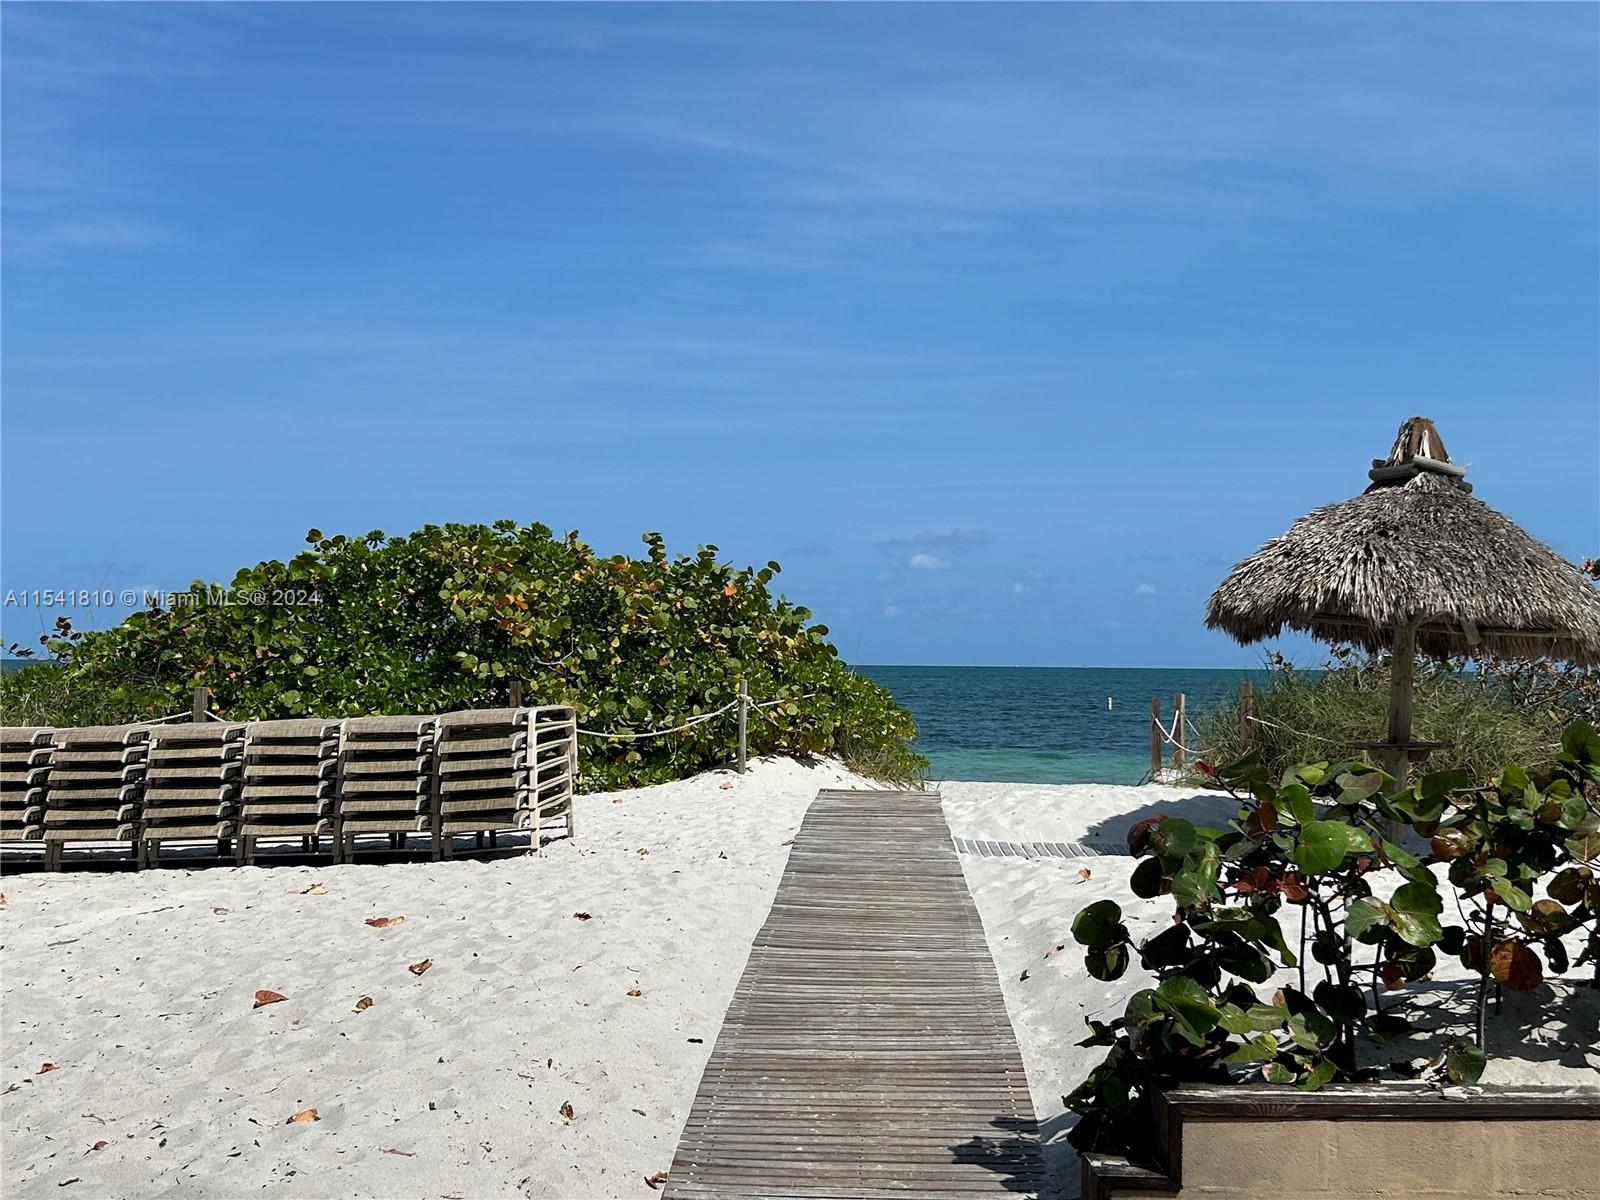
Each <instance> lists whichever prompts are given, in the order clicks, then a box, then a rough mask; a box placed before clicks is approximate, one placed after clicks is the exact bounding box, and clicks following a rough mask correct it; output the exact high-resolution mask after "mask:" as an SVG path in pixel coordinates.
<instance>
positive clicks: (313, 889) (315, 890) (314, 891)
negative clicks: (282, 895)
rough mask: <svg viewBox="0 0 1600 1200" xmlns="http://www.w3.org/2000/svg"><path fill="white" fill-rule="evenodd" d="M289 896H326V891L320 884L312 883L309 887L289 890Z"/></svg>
mask: <svg viewBox="0 0 1600 1200" xmlns="http://www.w3.org/2000/svg"><path fill="white" fill-rule="evenodd" d="M289 894H290V895H291V896H326V895H327V894H328V889H327V888H325V887H323V886H322V884H320V883H313V884H312V885H311V886H310V887H303V888H291V889H290V890H289Z"/></svg>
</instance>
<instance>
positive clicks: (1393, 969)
mask: <svg viewBox="0 0 1600 1200" xmlns="http://www.w3.org/2000/svg"><path fill="white" fill-rule="evenodd" d="M1379 972H1380V974H1382V976H1383V986H1384V987H1386V988H1388V989H1389V990H1390V991H1391V992H1397V991H1399V990H1400V989H1401V988H1402V987H1404V986H1405V982H1406V975H1405V972H1404V971H1403V970H1402V969H1401V967H1400V964H1399V963H1397V962H1386V963H1384V964H1383V966H1382V967H1380V968H1379Z"/></svg>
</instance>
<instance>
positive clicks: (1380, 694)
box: [1195, 649, 1574, 779]
mask: <svg viewBox="0 0 1600 1200" xmlns="http://www.w3.org/2000/svg"><path fill="white" fill-rule="evenodd" d="M1267 666H1268V669H1269V670H1270V671H1271V680H1270V681H1269V682H1268V683H1267V685H1266V686H1264V687H1258V688H1257V689H1256V690H1255V694H1254V696H1253V697H1252V705H1251V716H1252V718H1253V719H1252V720H1250V721H1248V722H1245V723H1243V724H1241V721H1240V713H1239V701H1238V700H1230V701H1228V702H1226V703H1223V704H1220V705H1218V706H1216V707H1213V708H1210V709H1207V710H1206V711H1204V712H1203V713H1202V714H1201V715H1200V716H1199V717H1198V719H1197V721H1196V724H1195V728H1196V731H1197V734H1198V737H1197V741H1198V743H1199V745H1200V747H1201V748H1202V752H1203V755H1204V757H1205V759H1206V760H1207V761H1209V762H1211V763H1213V764H1216V765H1221V764H1224V763H1227V762H1231V761H1233V760H1234V759H1237V758H1241V757H1243V756H1244V755H1245V754H1246V753H1249V752H1250V751H1255V752H1257V753H1259V754H1260V755H1261V756H1262V759H1263V760H1264V761H1265V762H1266V764H1267V766H1268V767H1269V769H1271V770H1272V771H1273V772H1274V773H1278V772H1281V771H1283V770H1284V769H1285V768H1287V767H1290V766H1293V765H1294V764H1296V763H1306V762H1318V761H1330V760H1338V759H1344V758H1359V757H1361V751H1360V750H1359V749H1358V746H1359V743H1362V742H1371V741H1376V740H1380V739H1381V738H1382V737H1383V735H1384V731H1385V728H1386V726H1387V724H1388V711H1389V661H1388V658H1387V657H1386V656H1382V655H1376V656H1368V655H1364V654H1360V653H1358V652H1354V651H1350V650H1344V649H1341V650H1339V651H1337V652H1336V654H1335V657H1334V659H1333V661H1331V662H1330V663H1329V664H1328V665H1327V667H1326V668H1325V669H1324V670H1322V671H1317V672H1307V671H1302V670H1297V669H1296V668H1295V667H1293V666H1292V665H1291V664H1289V663H1288V662H1286V661H1285V660H1283V659H1282V658H1277V657H1273V658H1270V659H1269V661H1268V663H1267ZM1573 715H1574V714H1572V713H1571V712H1567V711H1563V706H1562V705H1561V703H1560V702H1559V699H1555V700H1551V701H1549V702H1545V703H1532V702H1530V697H1529V696H1528V695H1527V694H1525V693H1524V692H1523V691H1522V690H1521V689H1519V688H1518V687H1517V685H1516V683H1515V681H1514V679H1512V678H1510V677H1507V676H1504V675H1501V674H1498V673H1496V672H1494V671H1467V670H1463V669H1461V668H1460V667H1459V666H1457V665H1454V664H1439V663H1433V662H1424V661H1421V660H1419V661H1418V663H1417V675H1416V713H1415V717H1414V720H1413V724H1412V733H1413V736H1414V737H1415V739H1416V740H1418V741H1439V742H1449V743H1451V745H1450V746H1449V747H1448V748H1446V749H1443V750H1437V751H1435V752H1434V753H1433V754H1432V755H1431V756H1430V757H1429V759H1428V767H1429V769H1440V768H1447V767H1461V768H1463V769H1464V770H1466V771H1468V772H1469V773H1470V774H1471V775H1472V777H1473V778H1475V779H1484V778H1488V777H1489V776H1490V775H1491V774H1492V773H1493V772H1495V771H1497V770H1499V769H1500V768H1501V767H1503V766H1505V765H1506V764H1507V763H1513V762H1515V763H1527V762H1541V761H1544V760H1545V759H1548V758H1549V757H1550V756H1551V755H1552V754H1553V753H1554V752H1555V751H1556V749H1557V748H1558V747H1559V745H1560V742H1561V730H1562V727H1563V726H1564V725H1565V724H1566V722H1567V721H1568V720H1570V719H1571V718H1572V716H1573Z"/></svg>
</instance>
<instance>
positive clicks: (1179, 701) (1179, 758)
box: [1172, 692, 1185, 771]
mask: <svg viewBox="0 0 1600 1200" xmlns="http://www.w3.org/2000/svg"><path fill="white" fill-rule="evenodd" d="M1184 708H1185V706H1184V700H1183V693H1182V692H1179V693H1178V694H1177V695H1176V696H1174V697H1173V698H1172V769H1173V770H1174V771H1181V770H1183V739H1184V730H1183V719H1184Z"/></svg>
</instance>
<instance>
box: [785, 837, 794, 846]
mask: <svg viewBox="0 0 1600 1200" xmlns="http://www.w3.org/2000/svg"><path fill="white" fill-rule="evenodd" d="M784 845H785V846H792V845H794V839H793V838H790V839H789V840H788V841H787V842H785V843H784Z"/></svg>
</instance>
